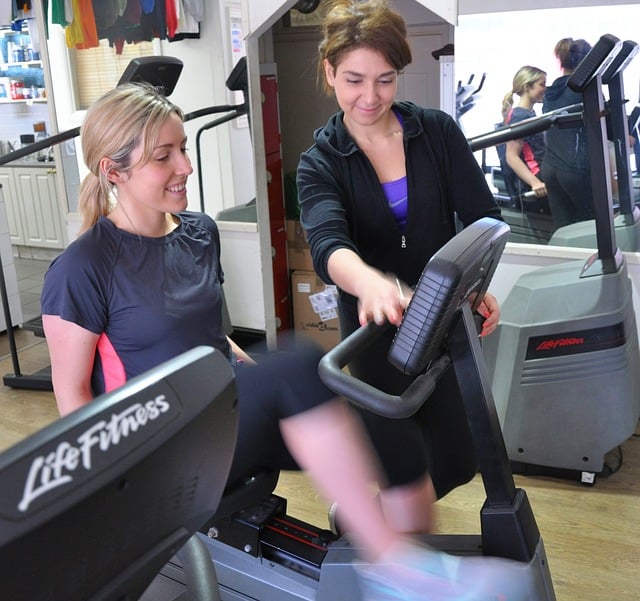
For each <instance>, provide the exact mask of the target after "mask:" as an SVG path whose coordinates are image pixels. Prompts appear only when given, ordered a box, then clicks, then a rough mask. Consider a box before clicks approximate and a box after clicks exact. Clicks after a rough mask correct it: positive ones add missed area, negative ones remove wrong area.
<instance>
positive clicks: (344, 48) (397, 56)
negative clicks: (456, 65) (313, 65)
mask: <svg viewBox="0 0 640 601" xmlns="http://www.w3.org/2000/svg"><path fill="white" fill-rule="evenodd" d="M328 4H329V7H328V11H327V14H326V16H325V18H324V21H323V24H322V41H321V42H320V45H319V47H318V52H319V61H318V79H319V81H322V82H323V88H324V90H325V92H327V93H329V94H331V93H332V92H333V89H332V88H331V87H330V86H329V85H328V83H327V81H326V76H325V72H324V66H323V63H324V60H325V59H327V61H328V62H329V64H330V65H331V67H332V68H333V69H336V68H337V67H338V65H339V64H340V62H341V61H342V59H343V57H344V55H345V54H346V53H348V52H351V51H352V50H357V49H358V48H370V49H371V50H375V51H377V52H380V54H382V56H384V58H385V59H386V61H387V62H388V63H389V64H390V65H391V66H392V67H393V68H394V69H396V70H397V71H398V72H400V71H402V69H404V68H405V67H406V66H407V65H408V64H409V63H410V62H411V48H410V46H409V42H408V40H407V25H406V23H405V21H404V19H403V18H402V16H401V15H400V14H399V13H397V12H396V11H394V10H392V8H391V6H390V3H389V2H388V0H361V1H359V0H330V1H329V2H328Z"/></svg>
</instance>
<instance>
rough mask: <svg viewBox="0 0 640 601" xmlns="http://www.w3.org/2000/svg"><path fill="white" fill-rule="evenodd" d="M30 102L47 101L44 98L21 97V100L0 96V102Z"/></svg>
mask: <svg viewBox="0 0 640 601" xmlns="http://www.w3.org/2000/svg"><path fill="white" fill-rule="evenodd" d="M25 102H26V103H27V104H29V103H32V102H47V99H46V98H23V99H22V100H13V99H12V98H0V104H24V103H25Z"/></svg>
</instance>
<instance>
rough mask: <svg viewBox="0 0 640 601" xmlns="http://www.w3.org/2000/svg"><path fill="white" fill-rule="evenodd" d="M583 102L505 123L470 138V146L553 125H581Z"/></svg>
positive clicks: (519, 136) (487, 144)
mask: <svg viewBox="0 0 640 601" xmlns="http://www.w3.org/2000/svg"><path fill="white" fill-rule="evenodd" d="M582 108H583V107H582V104H581V103H578V104H572V105H569V106H565V107H562V108H559V109H556V110H554V111H549V112H548V113H544V114H542V115H540V116H538V117H531V118H529V119H525V120H523V121H518V123H514V124H513V125H505V126H504V127H500V128H498V129H495V130H493V131H490V132H487V133H485V134H480V135H477V136H474V137H472V138H469V139H468V142H469V146H470V147H471V150H473V151H474V152H475V151H476V150H482V149H484V148H489V147H491V146H496V145H497V144H502V143H503V142H508V141H509V140H519V139H522V138H526V137H527V136H530V135H532V134H537V133H539V132H541V131H547V130H548V129H551V128H552V127H579V126H580V125H582V124H583V123H584V117H583V114H582Z"/></svg>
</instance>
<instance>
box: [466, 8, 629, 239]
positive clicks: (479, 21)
mask: <svg viewBox="0 0 640 601" xmlns="http://www.w3.org/2000/svg"><path fill="white" fill-rule="evenodd" d="M638 19H640V5H638V4H626V5H620V6H611V5H610V4H607V6H592V7H581V8H558V9H545V10H532V11H515V12H510V13H489V14H477V15H475V14H474V15H461V16H460V18H459V26H458V27H457V28H456V32H455V68H456V81H458V82H465V83H466V82H467V81H469V79H470V78H472V77H475V78H476V80H477V79H478V78H480V77H481V76H482V75H484V74H486V76H485V81H484V82H483V86H482V90H481V91H480V92H479V93H478V94H476V95H475V96H474V98H473V106H472V108H471V109H467V110H466V112H465V113H464V115H462V116H461V119H460V122H461V125H462V127H463V129H464V131H465V134H466V135H467V137H470V138H473V137H475V136H480V135H481V134H484V133H487V132H491V131H493V130H494V129H495V127H496V126H497V125H499V124H501V123H502V119H503V117H502V114H501V106H502V101H503V98H504V97H505V95H506V94H508V93H509V92H511V91H512V88H513V77H514V74H515V73H516V72H517V71H518V69H520V68H521V67H522V66H524V65H531V66H535V67H537V68H538V69H541V70H543V71H545V72H546V84H547V87H550V86H551V85H552V84H553V83H554V82H555V81H556V80H557V79H558V78H560V77H561V76H562V75H563V72H562V71H561V68H560V64H559V61H558V59H557V58H556V56H555V54H554V49H555V46H556V44H557V42H558V41H559V40H561V39H563V38H573V39H575V40H577V39H584V40H586V41H587V42H589V44H591V45H595V43H596V42H597V41H598V40H599V38H600V37H601V36H602V35H604V34H613V35H614V36H616V37H618V38H619V39H620V40H636V41H637V40H638V39H639V38H640V36H639V35H638V31H637V23H638ZM532 32H534V33H532ZM620 78H621V80H622V86H623V89H624V97H625V98H626V99H627V101H628V102H627V103H626V106H625V107H624V108H623V109H622V110H625V111H626V113H627V114H628V115H629V116H630V117H631V113H632V109H633V108H634V107H635V106H636V105H637V104H638V101H639V97H638V92H639V87H638V82H639V79H640V58H639V57H635V59H633V58H632V59H631V60H630V62H629V64H628V65H627V66H626V67H625V68H624V71H622V72H621V76H620ZM459 85H460V84H459ZM610 89H611V86H606V85H605V86H603V95H604V98H605V100H606V101H608V100H609V95H610ZM548 93H549V92H548V90H547V94H548ZM513 101H514V106H516V105H518V104H519V102H520V101H521V97H520V96H518V95H514V96H513ZM542 106H543V105H542V104H541V103H539V104H535V105H534V106H533V107H532V108H533V111H534V113H533V114H536V115H540V114H542ZM630 121H633V119H630ZM629 129H630V130H631V131H629V133H630V134H631V135H633V133H634V132H633V129H632V128H629ZM566 131H568V130H566ZM629 142H630V144H629V146H628V147H626V148H625V151H628V152H625V153H624V160H626V161H628V164H629V167H630V169H631V171H632V179H631V185H630V186H628V187H631V190H630V193H631V195H632V200H633V202H634V203H637V202H638V201H639V200H640V194H639V188H640V177H639V176H638V169H637V164H636V156H635V150H636V149H637V144H634V140H629ZM614 150H615V147H614V145H613V143H612V142H609V148H608V151H609V152H608V156H609V163H610V172H611V175H612V189H613V205H614V210H615V211H616V213H618V212H619V190H618V185H620V187H622V186H623V185H624V183H625V182H619V181H617V180H616V179H615V175H616V173H617V171H618V170H617V169H616V160H615V152H614ZM476 156H477V158H478V161H480V162H481V163H482V165H483V167H485V172H486V173H487V180H488V181H489V183H490V185H491V186H492V188H493V190H494V193H495V195H496V198H497V199H498V202H499V203H500V204H501V207H502V209H503V214H504V216H505V219H506V220H507V222H509V224H510V225H511V228H512V237H511V241H513V242H527V243H534V244H548V243H549V240H550V239H551V238H552V237H553V240H552V241H551V243H552V244H558V245H567V244H573V245H575V246H581V247H584V246H591V244H590V242H589V241H591V242H592V243H593V246H591V247H592V248H595V240H594V239H595V224H594V223H593V221H585V222H580V225H579V226H577V225H575V224H572V225H570V226H566V227H568V228H576V227H577V228H579V229H580V230H581V234H580V236H575V235H574V232H573V231H571V232H570V234H571V235H569V236H562V235H555V236H554V234H555V233H556V229H557V228H556V226H555V224H554V219H553V215H552V211H551V208H550V206H549V203H548V202H545V200H543V199H539V198H535V197H534V198H527V197H524V198H523V197H521V196H520V197H516V198H513V197H512V196H511V195H510V194H509V192H508V191H507V185H506V182H505V176H504V171H503V170H502V169H501V165H500V157H499V154H498V152H497V149H496V147H495V146H494V147H490V148H487V149H486V150H483V151H478V152H477V153H476ZM638 158H640V157H638ZM596 202H597V201H596ZM624 225H625V223H624V219H623V217H622V216H621V217H620V218H617V219H616V231H617V232H616V233H617V235H616V237H617V238H618V244H619V245H620V246H621V247H623V244H625V243H626V242H625V236H624V235H618V228H619V226H624ZM563 233H564V228H561V231H560V232H559V234H563ZM620 233H622V232H620ZM585 240H586V242H585ZM625 250H637V249H635V248H633V249H625Z"/></svg>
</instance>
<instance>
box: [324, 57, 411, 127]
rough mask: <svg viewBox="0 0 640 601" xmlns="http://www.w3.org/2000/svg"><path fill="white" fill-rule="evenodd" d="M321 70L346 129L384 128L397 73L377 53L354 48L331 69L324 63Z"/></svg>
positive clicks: (391, 102)
mask: <svg viewBox="0 0 640 601" xmlns="http://www.w3.org/2000/svg"><path fill="white" fill-rule="evenodd" d="M324 69H325V76H326V81H327V83H328V85H329V86H331V87H332V88H333V90H334V92H335V95H336V100H337V101H338V105H339V106H340V108H341V109H342V110H343V111H344V122H345V125H346V126H347V128H354V127H355V128H361V127H370V126H376V125H378V126H380V127H386V125H387V121H386V120H387V119H388V117H389V116H390V112H389V111H390V109H391V105H392V104H393V101H394V100H395V96H396V92H397V89H398V72H397V70H396V69H394V68H393V67H392V66H391V65H390V64H389V63H388V62H387V60H386V59H385V58H384V56H383V55H382V54H381V53H379V52H376V51H375V50H371V49H370V48H357V49H356V50H351V51H350V52H347V53H346V54H344V55H343V57H342V60H341V61H340V62H339V63H338V65H337V66H336V68H335V69H334V68H333V67H332V66H331V65H330V64H329V62H328V61H327V60H326V59H325V61H324Z"/></svg>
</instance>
